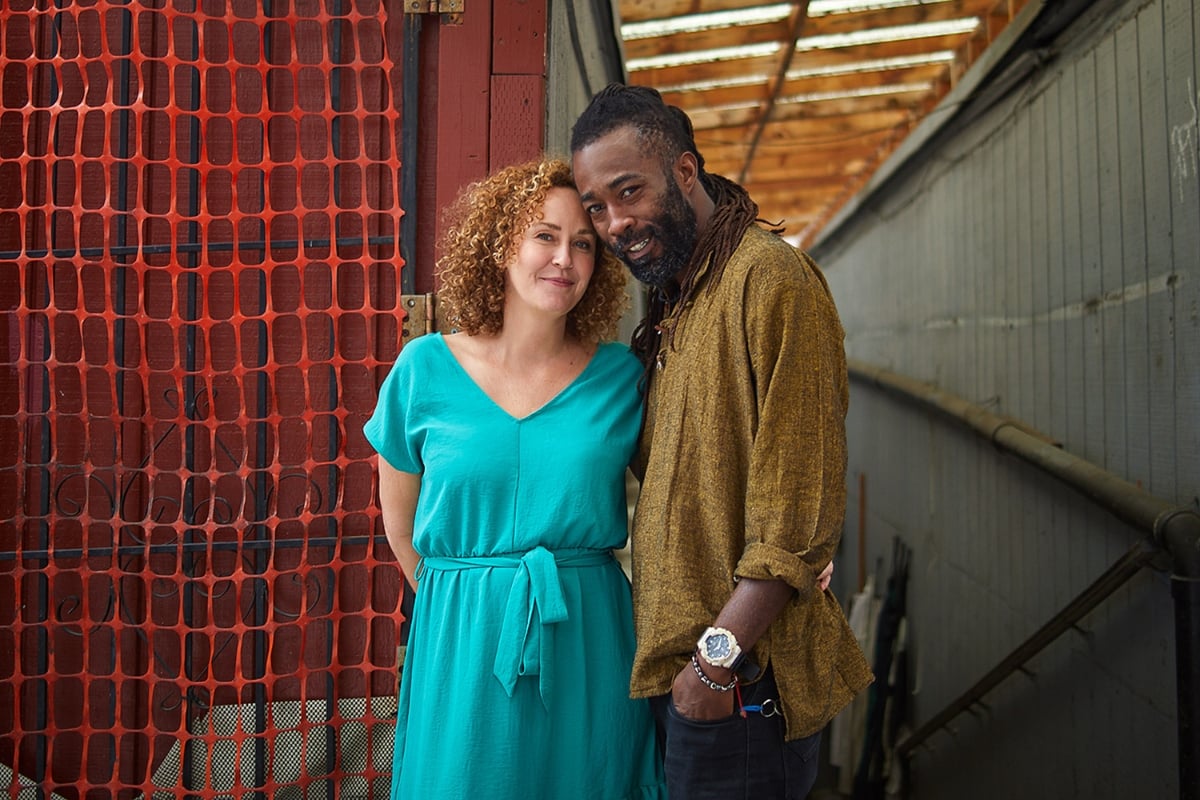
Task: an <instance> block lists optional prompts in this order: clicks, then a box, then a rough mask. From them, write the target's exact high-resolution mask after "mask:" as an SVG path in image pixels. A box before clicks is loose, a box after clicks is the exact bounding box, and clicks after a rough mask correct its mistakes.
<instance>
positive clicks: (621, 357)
mask: <svg viewBox="0 0 1200 800" xmlns="http://www.w3.org/2000/svg"><path fill="white" fill-rule="evenodd" d="M592 358H593V360H594V361H595V365H596V372H598V373H600V374H602V375H606V376H609V377H612V378H615V379H617V380H636V379H637V378H638V377H639V376H640V375H641V374H642V362H640V361H638V358H637V356H635V355H634V354H633V351H632V350H630V349H629V345H627V344H624V343H623V342H601V343H600V344H599V345H598V346H597V347H596V354H595V355H594V356H592Z"/></svg>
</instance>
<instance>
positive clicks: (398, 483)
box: [376, 456, 421, 592]
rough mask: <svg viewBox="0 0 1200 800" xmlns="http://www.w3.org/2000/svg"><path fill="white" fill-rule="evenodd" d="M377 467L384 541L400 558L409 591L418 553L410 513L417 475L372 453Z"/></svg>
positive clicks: (412, 513)
mask: <svg viewBox="0 0 1200 800" xmlns="http://www.w3.org/2000/svg"><path fill="white" fill-rule="evenodd" d="M376 463H377V468H378V471H379V507H380V509H381V510H382V511H383V530H384V533H385V534H386V535H387V540H388V545H390V546H391V548H392V552H393V553H395V554H396V560H397V561H399V562H400V569H401V570H403V571H404V577H405V578H406V579H407V580H408V583H409V585H410V586H412V588H413V591H414V592H415V591H416V590H417V564H418V562H420V560H421V557H420V556H418V555H417V551H416V550H414V549H413V545H412V537H413V517H414V516H415V514H416V511H417V495H418V494H420V492H421V476H420V475H417V474H414V473H412V472H401V471H400V470H398V469H396V468H395V467H393V466H392V465H391V464H389V463H387V461H385V460H384V459H383V458H380V457H378V456H377V457H376Z"/></svg>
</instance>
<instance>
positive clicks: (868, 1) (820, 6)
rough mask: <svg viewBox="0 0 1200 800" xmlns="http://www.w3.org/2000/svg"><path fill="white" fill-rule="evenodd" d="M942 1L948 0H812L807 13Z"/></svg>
mask: <svg viewBox="0 0 1200 800" xmlns="http://www.w3.org/2000/svg"><path fill="white" fill-rule="evenodd" d="M944 2H948V0H812V2H811V3H809V4H808V15H809V16H810V17H823V16H826V15H828V14H849V13H862V12H864V11H882V10H884V9H888V8H904V7H905V6H922V5H933V4H934V3H944Z"/></svg>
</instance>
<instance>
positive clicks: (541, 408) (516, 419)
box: [433, 333, 601, 422]
mask: <svg viewBox="0 0 1200 800" xmlns="http://www.w3.org/2000/svg"><path fill="white" fill-rule="evenodd" d="M433 335H435V336H437V338H438V341H439V343H440V344H441V346H442V352H443V353H444V354H445V356H446V357H447V358H448V359H450V362H451V363H452V364H453V365H454V368H455V369H456V370H457V371H458V372H459V373H460V374H461V375H462V377H463V378H464V379H465V380H466V381H467V383H469V384H470V385H471V386H472V387H474V389H475V391H476V392H478V393H479V395H480V396H481V397H483V398H484V399H485V400H486V401H487V402H488V404H489V405H491V406H492V407H493V408H495V409H496V410H497V411H499V412H500V413H501V414H503V415H504V416H506V417H508V418H509V419H510V420H512V421H513V422H525V421H526V420H528V419H530V418H532V417H535V416H537V415H538V414H540V413H542V411H544V410H546V409H547V408H549V407H550V406H552V405H554V404H555V403H556V402H557V401H558V400H559V398H561V397H563V396H565V395H566V394H567V393H568V392H570V391H571V389H573V388H574V387H575V385H576V384H577V383H579V382H580V381H581V380H583V376H584V375H586V374H587V373H588V370H590V369H591V368H592V364H594V363H595V361H596V357H597V356H598V355H600V349H601V346H599V345H598V346H597V347H596V350H595V352H593V353H592V354H591V356H589V357H588V361H587V363H586V364H584V365H583V369H581V370H580V371H579V374H578V375H576V376H575V377H574V378H572V379H571V380H570V381H568V382H567V384H566V385H565V386H563V387H562V388H561V389H559V390H558V391H557V392H555V393H554V394H553V395H552V396H551V397H550V398H549V399H548V400H547V401H546V402H544V403H542V404H541V405H540V406H538V407H537V408H535V409H534V410H533V411H530V412H529V413H528V414H526V415H524V416H521V417H518V416H517V415H516V414H514V413H512V412H511V411H509V410H508V409H507V408H505V407H504V406H502V405H500V403H498V402H496V399H495V398H494V397H492V396H491V395H490V394H488V393H487V392H486V391H485V390H484V388H483V387H482V386H480V385H479V382H478V381H476V380H475V378H474V377H473V376H472V375H471V373H470V372H468V371H467V368H466V367H464V366H463V365H462V362H461V361H459V360H458V356H456V355H455V354H454V351H453V350H451V349H450V344H449V343H448V342H447V341H446V336H445V334H442V333H436V334H433Z"/></svg>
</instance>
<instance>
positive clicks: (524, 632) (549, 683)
mask: <svg viewBox="0 0 1200 800" xmlns="http://www.w3.org/2000/svg"><path fill="white" fill-rule="evenodd" d="M612 560H613V554H612V551H611V550H590V549H583V548H573V549H565V550H556V551H554V552H551V551H550V550H547V549H546V548H544V547H535V548H533V549H532V550H529V551H528V552H526V553H525V554H524V555H521V556H517V555H515V554H514V555H503V556H479V557H475V558H426V559H423V561H422V563H423V565H424V568H425V569H437V570H460V569H479V568H482V567H490V568H492V569H511V570H513V571H514V573H515V574H514V575H513V579H512V583H511V584H510V585H509V588H508V601H507V602H506V604H505V607H504V618H503V621H502V622H501V624H500V638H499V640H498V641H497V644H496V661H495V664H494V665H493V667H492V674H494V675H495V676H496V678H497V679H499V681H500V684H501V685H502V686H503V687H504V691H505V692H506V693H507V694H508V696H509V697H512V696H513V692H514V691H515V690H516V687H517V679H518V678H520V677H521V676H523V675H537V676H538V691H539V693H540V694H541V696H542V704H543V705H546V704H547V700H546V698H547V697H549V696H550V695H551V694H552V691H553V687H554V676H553V674H552V672H553V671H552V670H551V669H550V665H551V664H553V663H554V630H555V629H554V623H556V622H563V621H564V620H566V619H567V603H566V600H565V599H564V598H563V591H562V582H561V581H560V580H559V576H558V571H559V570H560V569H562V568H576V567H594V566H599V565H602V564H607V563H609V562H611V561H612Z"/></svg>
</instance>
